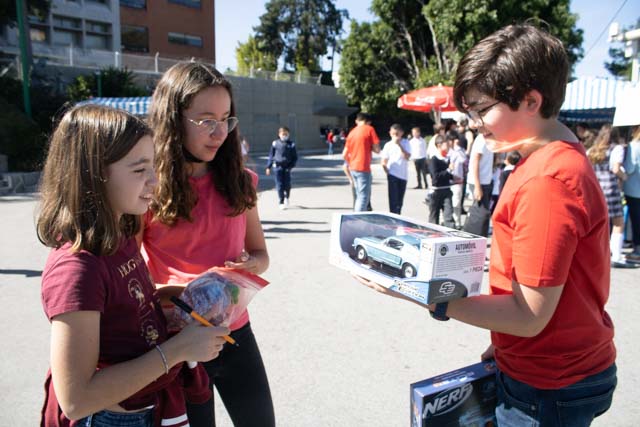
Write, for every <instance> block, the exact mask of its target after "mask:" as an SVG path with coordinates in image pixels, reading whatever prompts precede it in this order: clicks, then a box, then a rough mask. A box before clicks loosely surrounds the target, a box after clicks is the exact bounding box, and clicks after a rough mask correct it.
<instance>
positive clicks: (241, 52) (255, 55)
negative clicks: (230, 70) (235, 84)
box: [236, 36, 278, 75]
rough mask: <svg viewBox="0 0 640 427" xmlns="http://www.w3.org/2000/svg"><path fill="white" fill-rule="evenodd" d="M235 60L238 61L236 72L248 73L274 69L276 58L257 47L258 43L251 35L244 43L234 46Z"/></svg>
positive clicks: (276, 62) (276, 64) (276, 63)
mask: <svg viewBox="0 0 640 427" xmlns="http://www.w3.org/2000/svg"><path fill="white" fill-rule="evenodd" d="M236 62H237V63H238V72H239V73H241V74H243V75H244V74H248V73H249V71H251V70H252V69H253V70H264V71H276V69H277V67H278V60H277V58H276V57H275V55H273V53H270V52H262V51H261V50H260V49H258V43H257V41H256V39H255V37H253V36H249V39H248V40H247V41H246V42H245V43H238V47H237V48H236Z"/></svg>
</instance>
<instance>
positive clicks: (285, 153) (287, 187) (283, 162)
mask: <svg viewBox="0 0 640 427" xmlns="http://www.w3.org/2000/svg"><path fill="white" fill-rule="evenodd" d="M297 162H298V152H297V150H296V144H295V143H294V142H293V141H292V140H291V139H289V128H288V127H286V126H283V127H281V128H279V129H278V139H276V140H275V141H273V142H272V143H271V149H270V150H269V158H268V159H267V168H266V170H265V173H266V174H267V175H271V168H272V167H273V168H274V174H275V175H274V176H275V180H276V191H277V192H278V207H279V208H280V209H281V210H283V209H286V208H288V207H289V196H290V195H291V169H293V168H294V167H295V166H296V163H297Z"/></svg>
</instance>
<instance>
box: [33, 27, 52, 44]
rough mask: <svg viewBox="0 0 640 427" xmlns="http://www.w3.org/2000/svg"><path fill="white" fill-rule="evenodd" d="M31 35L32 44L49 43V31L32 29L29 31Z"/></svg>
mask: <svg viewBox="0 0 640 427" xmlns="http://www.w3.org/2000/svg"><path fill="white" fill-rule="evenodd" d="M29 35H30V37H31V41H32V42H36V43H47V41H48V37H47V31H46V30H43V29H40V28H33V27H31V28H30V29H29Z"/></svg>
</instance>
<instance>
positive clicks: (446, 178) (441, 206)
mask: <svg viewBox="0 0 640 427" xmlns="http://www.w3.org/2000/svg"><path fill="white" fill-rule="evenodd" d="M435 145H436V150H437V151H436V152H435V155H434V156H433V157H431V158H430V159H429V173H430V174H431V185H432V187H431V188H432V189H433V194H432V195H431V199H430V201H429V222H430V223H432V224H439V223H440V211H442V213H443V217H444V225H445V227H449V228H454V227H455V222H454V220H453V200H452V197H453V193H452V192H451V184H452V181H453V179H454V177H453V175H452V173H451V172H452V170H453V167H454V165H453V164H452V163H451V162H450V160H449V157H448V154H449V141H448V140H447V139H446V138H445V137H443V136H442V135H436V140H435Z"/></svg>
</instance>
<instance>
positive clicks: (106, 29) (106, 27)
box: [85, 21, 111, 34]
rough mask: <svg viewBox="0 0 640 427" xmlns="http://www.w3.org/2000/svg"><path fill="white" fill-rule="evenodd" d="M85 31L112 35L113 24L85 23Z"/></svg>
mask: <svg viewBox="0 0 640 427" xmlns="http://www.w3.org/2000/svg"><path fill="white" fill-rule="evenodd" d="M85 29H86V30H87V31H88V32H91V33H103V34H111V24H108V23H106V22H96V21H85Z"/></svg>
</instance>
